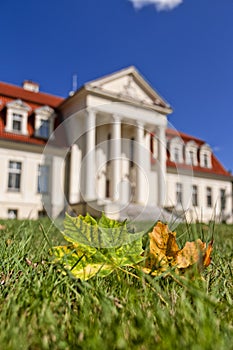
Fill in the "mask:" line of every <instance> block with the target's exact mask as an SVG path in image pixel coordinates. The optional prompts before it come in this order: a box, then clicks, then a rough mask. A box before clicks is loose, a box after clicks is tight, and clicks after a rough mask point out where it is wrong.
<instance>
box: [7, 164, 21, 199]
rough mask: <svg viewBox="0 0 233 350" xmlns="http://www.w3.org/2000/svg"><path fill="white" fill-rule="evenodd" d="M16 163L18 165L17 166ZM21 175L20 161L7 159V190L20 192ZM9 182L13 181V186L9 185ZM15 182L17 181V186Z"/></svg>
mask: <svg viewBox="0 0 233 350" xmlns="http://www.w3.org/2000/svg"><path fill="white" fill-rule="evenodd" d="M11 165H12V166H11ZM15 165H16V166H15ZM17 165H19V167H18V166H17ZM21 176H22V162H19V161H15V160H9V163H8V182H7V188H8V191H10V192H20V188H21ZM11 182H12V183H13V186H10V183H11ZM17 182H19V186H16V184H17Z"/></svg>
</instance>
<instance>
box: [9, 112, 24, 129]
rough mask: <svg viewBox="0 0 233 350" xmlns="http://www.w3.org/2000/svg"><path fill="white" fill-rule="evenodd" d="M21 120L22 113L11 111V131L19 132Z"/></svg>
mask: <svg viewBox="0 0 233 350" xmlns="http://www.w3.org/2000/svg"><path fill="white" fill-rule="evenodd" d="M22 120H23V116H22V114H16V113H13V117H12V129H13V131H19V132H21V130H22Z"/></svg>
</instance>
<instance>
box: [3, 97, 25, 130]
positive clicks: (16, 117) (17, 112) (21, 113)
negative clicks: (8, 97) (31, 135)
mask: <svg viewBox="0 0 233 350" xmlns="http://www.w3.org/2000/svg"><path fill="white" fill-rule="evenodd" d="M6 106H7V118H6V127H5V131H6V132H12V133H17V134H23V135H27V134H28V129H27V120H28V112H29V111H30V110H31V107H30V106H28V105H27V104H26V103H24V102H23V101H22V100H15V101H11V102H8V103H7V105H6Z"/></svg>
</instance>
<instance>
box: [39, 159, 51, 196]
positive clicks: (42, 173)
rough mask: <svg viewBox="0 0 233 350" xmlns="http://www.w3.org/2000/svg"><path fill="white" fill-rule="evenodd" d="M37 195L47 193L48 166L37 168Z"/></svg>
mask: <svg viewBox="0 0 233 350" xmlns="http://www.w3.org/2000/svg"><path fill="white" fill-rule="evenodd" d="M37 191H38V193H48V191H49V167H48V165H39V167H38V184H37Z"/></svg>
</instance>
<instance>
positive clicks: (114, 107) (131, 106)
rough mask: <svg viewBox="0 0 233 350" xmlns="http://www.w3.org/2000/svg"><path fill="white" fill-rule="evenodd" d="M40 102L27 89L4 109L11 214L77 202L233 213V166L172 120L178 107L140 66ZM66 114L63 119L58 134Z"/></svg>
mask: <svg viewBox="0 0 233 350" xmlns="http://www.w3.org/2000/svg"><path fill="white" fill-rule="evenodd" d="M31 94H37V92H31ZM33 96H34V95H32V97H33ZM0 98H1V96H0ZM33 98H34V97H33ZM44 98H45V97H44ZM58 102H59V101H58ZM56 103H57V102H56ZM31 106H33V104H31V105H30V103H26V102H24V101H23V99H21V98H17V99H12V100H11V101H8V102H7V103H6V107H5V108H6V111H5V112H4V113H5V114H4V113H3V112H1V111H0V170H1V177H0V217H1V218H8V217H9V218H11V217H12V218H13V217H17V218H32V219H35V218H37V217H38V216H40V215H42V214H44V213H45V212H46V213H47V214H48V215H49V216H50V217H53V218H54V217H57V216H58V215H59V214H60V213H61V212H63V211H64V209H65V210H66V209H68V210H70V209H73V210H74V211H75V212H76V213H82V214H85V213H86V212H87V211H88V212H89V213H90V214H92V215H96V216H98V215H100V214H101V212H102V211H105V213H106V214H107V215H108V216H110V217H113V218H116V219H123V218H125V217H129V216H130V217H131V218H137V219H140V220H149V219H151V220H154V221H155V220H156V219H162V220H169V218H171V219H172V218H173V217H174V216H176V217H177V216H179V215H182V217H184V216H185V217H186V219H187V220H188V221H193V220H194V221H196V220H199V221H206V222H207V221H210V220H216V221H218V220H220V221H227V222H232V177H231V175H230V174H229V173H228V172H227V171H226V170H225V169H224V168H223V167H222V165H221V164H220V163H219V162H218V160H217V159H216V158H215V157H214V155H213V153H212V150H211V148H210V146H209V145H208V144H206V143H205V142H204V141H202V140H199V139H197V138H192V137H191V136H189V135H185V134H182V133H179V132H174V131H171V130H170V131H169V130H168V129H167V126H168V125H167V124H168V122H167V116H168V115H169V114H170V113H172V109H171V108H170V106H169V105H168V103H167V102H166V101H165V100H164V99H163V98H162V97H161V96H159V94H158V93H157V92H156V91H155V90H154V89H153V88H152V87H151V86H150V85H149V84H148V83H147V82H146V81H145V80H144V78H143V77H142V76H141V75H140V74H139V73H138V71H137V70H136V69H135V68H134V67H129V68H127V69H124V70H122V71H119V72H117V73H114V74H112V75H109V76H106V77H103V78H100V79H97V80H95V81H92V82H90V83H87V84H85V85H84V86H83V87H82V88H81V89H79V90H78V91H76V92H75V93H73V94H72V95H71V96H70V97H69V98H67V99H65V100H63V101H62V100H61V101H60V104H59V103H58V104H57V105H56V104H55V102H54V103H53V106H51V105H49V103H44V104H39V105H37V107H34V111H33V112H32V109H31ZM57 106H58V107H57ZM1 113H2V114H1ZM33 113H34V122H33V119H32V117H31V115H32V114H33ZM57 115H59V116H61V120H62V122H60V124H59V123H57V125H58V127H57V128H56V130H55V132H54V133H53V134H52V135H51V133H52V131H53V128H54V125H55V122H56V116H57ZM4 118H5V121H4ZM30 118H31V119H30ZM4 123H5V124H4ZM30 123H31V124H30ZM33 123H34V124H33ZM29 124H30V125H29ZM32 124H33V128H34V129H33V134H32V131H31V129H30V128H32ZM3 128H5V129H4V130H5V131H3V133H2V135H4V137H1V132H2V131H1V130H3ZM4 132H5V134H4ZM10 135H16V136H17V135H18V136H22V137H27V140H26V139H22V138H21V139H17V137H18V136H17V137H13V138H12V140H11V136H10ZM49 135H51V137H50V138H49V140H48V143H47V145H46V142H47V139H48V137H49ZM31 138H33V142H31ZM38 139H42V140H44V142H42V143H41V144H38V142H37V141H38ZM64 140H66V142H65V141H64ZM30 142H31V143H30ZM45 145H46V147H45V148H44V146H45ZM59 145H60V146H59ZM64 145H65V146H64Z"/></svg>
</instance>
